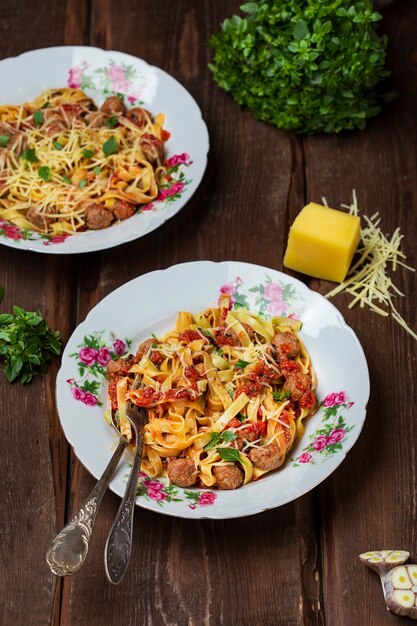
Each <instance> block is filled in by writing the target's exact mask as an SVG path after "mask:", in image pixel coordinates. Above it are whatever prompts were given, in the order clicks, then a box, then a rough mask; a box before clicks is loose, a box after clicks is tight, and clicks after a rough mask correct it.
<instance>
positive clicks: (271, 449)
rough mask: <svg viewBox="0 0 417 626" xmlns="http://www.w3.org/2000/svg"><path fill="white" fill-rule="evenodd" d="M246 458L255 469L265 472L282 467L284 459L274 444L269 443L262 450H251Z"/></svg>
mask: <svg viewBox="0 0 417 626" xmlns="http://www.w3.org/2000/svg"><path fill="white" fill-rule="evenodd" d="M248 456H249V458H250V460H251V461H252V463H253V464H254V465H255V467H258V468H259V469H261V470H266V471H267V472H269V471H270V470H274V469H277V467H279V466H280V465H282V464H283V462H284V457H285V455H284V454H282V453H281V449H280V447H279V446H278V444H276V443H270V444H268V445H267V446H264V447H263V448H252V450H251V451H250V452H249V455H248Z"/></svg>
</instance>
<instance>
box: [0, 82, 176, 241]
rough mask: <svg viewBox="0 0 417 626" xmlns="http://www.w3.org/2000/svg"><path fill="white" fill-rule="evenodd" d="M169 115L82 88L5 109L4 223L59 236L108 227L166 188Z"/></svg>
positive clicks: (0, 113) (0, 172) (0, 171)
mask: <svg viewBox="0 0 417 626" xmlns="http://www.w3.org/2000/svg"><path fill="white" fill-rule="evenodd" d="M163 123H164V115H157V116H156V117H155V118H153V116H152V114H151V113H150V112H149V111H147V110H146V109H143V108H140V107H136V108H133V109H130V111H127V110H126V109H125V106H124V104H123V101H122V100H121V99H120V98H119V97H116V96H112V97H109V98H107V99H106V100H105V102H104V103H103V105H102V106H101V108H100V109H98V108H97V106H96V105H95V103H94V102H93V100H91V98H88V97H87V96H86V95H85V93H84V92H83V91H81V90H80V89H69V88H63V89H55V90H48V91H45V92H44V93H43V94H42V95H40V96H39V97H38V98H36V99H35V100H34V101H33V102H30V103H26V104H22V105H19V106H5V105H3V106H0V218H1V219H3V220H7V221H8V222H12V223H14V224H16V225H17V226H19V227H21V228H27V229H32V230H37V231H41V232H49V233H52V234H54V235H61V234H74V233H76V232H80V231H84V230H88V229H100V228H106V227H107V226H109V225H110V224H112V223H113V222H116V221H120V220H124V219H126V218H128V217H131V216H132V215H133V214H134V213H135V212H136V211H137V210H138V209H139V208H140V207H141V206H143V205H145V204H147V203H149V202H151V201H152V200H154V199H155V198H156V197H157V196H158V193H159V189H160V187H161V186H162V185H163V184H164V183H166V181H167V179H166V176H167V173H166V168H165V167H164V158H163V146H164V142H165V141H166V140H167V139H168V138H169V133H168V132H167V131H165V130H164V129H163Z"/></svg>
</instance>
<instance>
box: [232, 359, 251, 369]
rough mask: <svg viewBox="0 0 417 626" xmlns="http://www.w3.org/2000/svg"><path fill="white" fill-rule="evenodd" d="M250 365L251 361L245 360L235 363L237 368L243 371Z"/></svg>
mask: <svg viewBox="0 0 417 626" xmlns="http://www.w3.org/2000/svg"><path fill="white" fill-rule="evenodd" d="M249 364H250V361H244V360H243V359H239V361H237V362H236V363H235V367H238V368H239V369H241V370H243V369H245V367H246V366H247V365H249Z"/></svg>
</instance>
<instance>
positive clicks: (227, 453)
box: [217, 448, 240, 462]
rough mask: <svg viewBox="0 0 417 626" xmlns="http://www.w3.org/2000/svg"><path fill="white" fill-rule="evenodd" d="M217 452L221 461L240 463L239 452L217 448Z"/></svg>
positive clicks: (233, 449)
mask: <svg viewBox="0 0 417 626" xmlns="http://www.w3.org/2000/svg"><path fill="white" fill-rule="evenodd" d="M217 452H218V453H219V454H220V457H221V458H222V459H223V461H235V462H239V461H240V454H239V450H236V448H217Z"/></svg>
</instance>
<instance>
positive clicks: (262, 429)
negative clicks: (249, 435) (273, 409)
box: [254, 421, 268, 437]
mask: <svg viewBox="0 0 417 626" xmlns="http://www.w3.org/2000/svg"><path fill="white" fill-rule="evenodd" d="M254 426H255V427H256V428H257V430H258V433H259V434H260V435H261V437H266V431H267V428H268V424H267V422H261V421H258V422H255V424H254Z"/></svg>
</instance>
